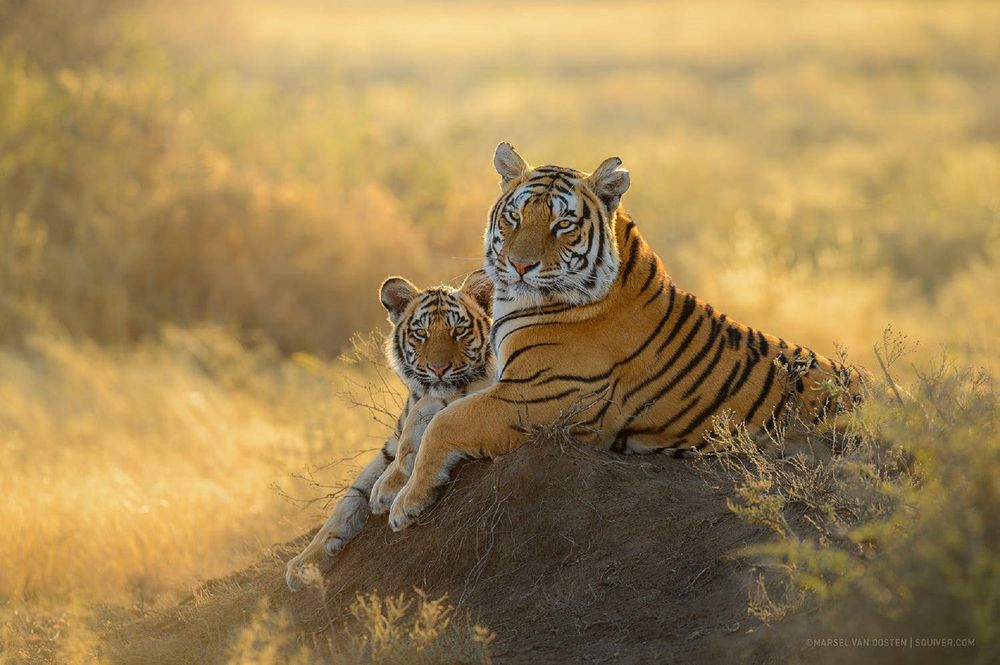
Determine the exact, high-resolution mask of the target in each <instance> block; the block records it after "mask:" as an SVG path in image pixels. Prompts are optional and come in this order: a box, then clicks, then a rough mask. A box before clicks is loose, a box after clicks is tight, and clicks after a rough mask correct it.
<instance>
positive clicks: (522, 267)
mask: <svg viewBox="0 0 1000 665" xmlns="http://www.w3.org/2000/svg"><path fill="white" fill-rule="evenodd" d="M510 264H511V265H512V266H514V270H516V271H517V274H518V275H521V276H522V277H524V273H526V272H528V271H529V270H531V269H532V268H534V267H535V266H537V265H538V261H515V260H514V259H511V260H510Z"/></svg>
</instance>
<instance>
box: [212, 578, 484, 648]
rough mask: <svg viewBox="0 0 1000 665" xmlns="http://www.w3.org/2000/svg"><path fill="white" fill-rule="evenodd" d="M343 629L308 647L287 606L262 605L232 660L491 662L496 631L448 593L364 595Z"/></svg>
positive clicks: (238, 640)
mask: <svg viewBox="0 0 1000 665" xmlns="http://www.w3.org/2000/svg"><path fill="white" fill-rule="evenodd" d="M350 617H351V618H350V620H349V623H348V624H347V625H345V626H344V627H343V629H342V630H337V631H332V632H329V633H327V634H325V635H323V636H314V637H313V638H312V640H311V642H309V643H308V646H307V645H306V644H304V643H303V642H302V641H301V639H298V640H297V639H296V633H297V631H296V629H295V628H294V626H292V625H291V623H290V621H289V618H288V615H287V613H286V612H285V611H283V610H277V611H275V610H272V609H271V608H270V607H269V606H268V604H267V603H266V602H263V601H262V602H261V603H260V604H259V605H258V608H257V610H256V612H255V613H254V614H253V616H252V618H251V619H250V621H249V623H248V624H247V625H246V627H244V628H243V629H242V630H241V631H240V632H239V634H238V635H237V636H236V638H235V640H234V641H233V644H232V646H231V647H230V649H229V651H230V656H229V658H228V660H227V661H226V663H227V665H277V664H278V663H289V664H290V665H311V664H313V663H316V664H319V663H325V664H328V665H339V664H341V663H343V664H344V665H353V664H355V663H372V664H373V665H375V664H378V665H382V664H383V663H385V664H387V665H392V664H395V663H398V664H399V665H410V664H413V665H434V664H438V663H456V664H457V663H469V664H472V663H483V664H485V665H488V664H489V663H490V656H489V645H490V643H491V642H492V641H493V639H494V638H495V637H496V636H495V635H494V634H493V633H492V632H491V631H489V630H488V629H486V628H483V627H482V626H479V625H471V624H470V623H469V622H468V620H466V619H464V618H461V617H457V616H456V614H455V609H454V608H453V607H452V606H450V605H449V604H448V603H447V598H446V597H441V598H436V599H431V598H429V597H428V596H427V594H426V593H424V592H423V591H421V590H420V589H414V591H413V594H412V595H409V596H407V595H404V594H400V595H398V596H392V597H388V596H387V597H382V596H379V595H378V594H374V593H372V594H366V595H358V596H357V598H356V599H355V601H354V603H353V604H352V605H351V606H350Z"/></svg>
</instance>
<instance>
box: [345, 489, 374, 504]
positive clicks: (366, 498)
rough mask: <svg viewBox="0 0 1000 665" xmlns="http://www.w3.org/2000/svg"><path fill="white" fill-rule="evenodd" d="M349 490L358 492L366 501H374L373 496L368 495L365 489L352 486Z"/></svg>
mask: <svg viewBox="0 0 1000 665" xmlns="http://www.w3.org/2000/svg"><path fill="white" fill-rule="evenodd" d="M348 489H352V490H354V491H355V492H357V493H358V494H360V495H361V496H363V497H364V498H365V501H371V500H372V498H371V496H369V495H368V492H367V491H365V490H364V489H363V488H361V487H358V486H357V485H351V486H350V487H349V488H348Z"/></svg>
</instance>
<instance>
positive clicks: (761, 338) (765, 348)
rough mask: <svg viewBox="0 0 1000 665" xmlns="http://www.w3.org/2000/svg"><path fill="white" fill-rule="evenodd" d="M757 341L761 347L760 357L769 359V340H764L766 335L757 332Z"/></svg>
mask: <svg viewBox="0 0 1000 665" xmlns="http://www.w3.org/2000/svg"><path fill="white" fill-rule="evenodd" d="M757 341H758V343H759V345H760V355H762V356H764V357H765V358H767V351H768V348H769V347H768V345H767V340H766V339H765V338H764V333H762V332H760V331H757Z"/></svg>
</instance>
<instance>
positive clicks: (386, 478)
mask: <svg viewBox="0 0 1000 665" xmlns="http://www.w3.org/2000/svg"><path fill="white" fill-rule="evenodd" d="M407 480H409V477H408V476H407V475H406V474H404V473H403V472H402V471H400V470H399V467H398V466H396V465H395V464H391V465H390V466H389V468H387V469H386V470H385V472H384V473H383V474H382V475H381V476H379V479H378V480H376V481H375V486H374V487H372V499H371V510H372V512H373V513H375V514H376V515H379V514H382V513H384V512H387V511H388V510H389V508H390V507H391V506H392V502H393V500H394V499H395V498H396V495H397V494H399V490H401V489H402V488H403V485H405V484H406V481H407Z"/></svg>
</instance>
